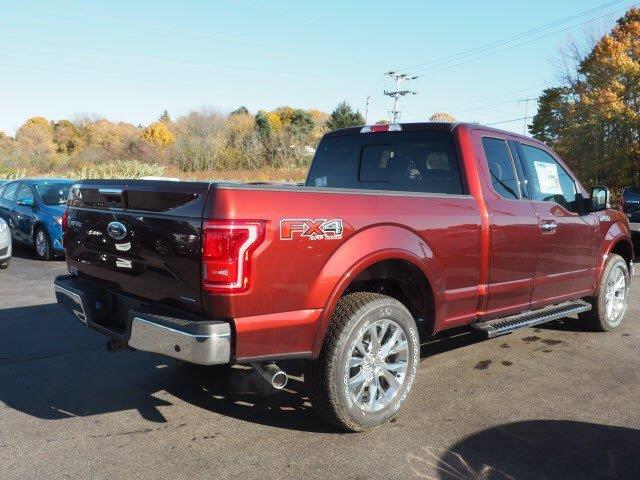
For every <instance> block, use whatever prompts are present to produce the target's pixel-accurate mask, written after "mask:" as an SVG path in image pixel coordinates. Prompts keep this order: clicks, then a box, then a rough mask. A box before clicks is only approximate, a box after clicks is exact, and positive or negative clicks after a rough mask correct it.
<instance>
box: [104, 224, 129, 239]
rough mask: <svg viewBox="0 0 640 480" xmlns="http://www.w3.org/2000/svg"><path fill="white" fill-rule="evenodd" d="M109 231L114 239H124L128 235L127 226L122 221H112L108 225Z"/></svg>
mask: <svg viewBox="0 0 640 480" xmlns="http://www.w3.org/2000/svg"><path fill="white" fill-rule="evenodd" d="M107 233H108V234H109V236H110V237H111V238H113V239H114V240H122V239H123V238H124V237H126V236H127V227H125V226H124V225H123V224H121V223H120V222H111V223H110V224H109V225H107Z"/></svg>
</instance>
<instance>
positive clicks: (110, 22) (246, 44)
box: [0, 0, 634, 134]
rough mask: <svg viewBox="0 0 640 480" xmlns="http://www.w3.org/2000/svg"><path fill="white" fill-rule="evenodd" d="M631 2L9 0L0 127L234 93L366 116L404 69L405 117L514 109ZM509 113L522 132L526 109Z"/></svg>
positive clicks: (375, 114)
mask: <svg viewBox="0 0 640 480" xmlns="http://www.w3.org/2000/svg"><path fill="white" fill-rule="evenodd" d="M633 3H634V2H633V0H631V1H615V2H614V1H613V0H609V1H607V0H563V1H558V0H556V1H547V0H537V1H535V2H533V1H517V0H511V1H503V0H499V1H488V2H479V1H477V0H474V1H464V0H462V1H456V2H454V1H449V2H443V1H431V0H429V1H404V2H392V1H385V2H382V1H380V2H378V1H375V0H369V1H362V2H361V1H344V0H343V1H329V0H322V1H316V2H307V1H300V0H299V1H275V0H274V1H271V2H258V1H250V0H237V1H216V2H206V1H181V2H175V1H174V2H164V1H159V0H157V1H153V2H147V1H135V2H132V1H115V0H111V1H109V2H100V3H99V2H80V1H78V2H66V1H55V2H53V1H49V2H46V1H41V2H27V1H19V2H15V1H14V2H8V1H3V0H0V65H2V69H1V70H0V130H3V131H5V132H6V133H9V134H13V133H14V132H15V130H16V128H17V127H19V126H20V125H21V124H22V122H23V121H24V120H25V119H26V118H28V117H30V116H34V115H42V116H45V117H47V118H48V119H61V118H73V117H74V115H76V114H83V113H94V114H98V115H100V116H104V117H106V118H108V119H109V120H112V121H127V122H131V123H134V124H138V123H142V124H146V123H149V122H151V121H153V120H155V119H156V118H157V117H158V116H159V115H160V114H161V113H162V111H163V110H164V109H167V110H168V111H169V113H170V114H171V115H172V116H173V117H174V118H175V117H177V116H179V115H181V114H184V113H186V112H188V111H190V110H193V109H200V108H214V109H219V110H221V111H229V110H232V109H234V108H236V107H237V106H239V105H246V106H247V107H248V108H249V109H250V110H251V111H256V110H258V109H272V108H275V107H278V106H281V105H290V106H293V107H299V108H318V109H321V110H325V111H331V110H332V109H333V107H334V106H335V105H336V104H337V103H338V102H339V101H341V100H343V99H345V100H347V101H348V102H349V103H351V104H352V105H353V106H355V107H357V108H358V109H360V110H361V111H363V113H364V108H365V102H366V97H367V96H368V95H371V102H370V107H369V121H370V123H372V122H374V121H376V120H378V119H381V118H387V117H388V113H387V111H388V110H389V108H390V101H389V99H388V98H387V97H384V96H383V95H382V90H383V89H384V88H390V87H391V86H392V85H391V83H390V81H389V80H388V79H386V78H385V77H384V75H383V72H385V71H387V70H390V69H402V68H406V69H407V70H408V71H412V72H415V73H416V74H419V75H421V77H420V78H419V79H417V80H415V81H412V82H411V84H407V85H406V86H407V88H411V89H414V90H416V91H418V92H419V94H418V95H416V96H411V97H408V98H406V100H404V101H403V102H402V103H401V106H402V109H403V114H402V118H401V120H402V121H420V120H425V119H426V118H428V117H429V116H430V115H431V114H432V113H433V112H436V111H446V112H449V113H452V114H453V115H455V116H456V117H457V118H458V119H459V120H466V121H479V122H482V123H491V122H499V121H503V120H510V119H515V118H520V117H523V116H524V105H522V104H521V105H520V106H519V105H518V104H517V101H516V99H518V98H532V97H536V96H537V95H539V94H540V92H541V90H542V89H543V88H544V87H545V86H546V85H551V84H553V83H554V82H555V81H556V78H557V77H556V73H555V69H554V66H553V65H554V63H553V62H554V59H557V57H558V52H559V49H560V48H561V47H563V46H565V45H566V44H567V43H568V42H570V41H571V40H579V39H582V38H583V37H584V35H585V32H587V31H595V32H596V33H603V32H605V31H606V30H607V29H608V28H610V27H611V26H612V25H613V22H614V21H615V19H617V18H618V17H620V16H621V15H622V14H623V11H624V9H625V8H626V7H629V6H631V5H632V4H633ZM605 4H609V5H608V6H606V7H605V6H604V5H605ZM599 7H602V8H599ZM591 9H593V11H592V12H590V13H588V14H585V15H582V16H579V17H576V18H574V19H573V20H570V21H566V22H562V23H559V24H557V25H556V26H554V27H552V28H548V29H542V30H539V31H537V32H536V33H534V34H531V35H528V36H523V37H518V38H516V39H511V40H509V41H505V43H503V44H500V45H496V46H494V47H493V48H487V49H481V47H483V46H484V45H487V44H490V43H492V42H498V41H501V40H503V39H507V38H509V37H512V36H515V35H518V34H520V33H522V32H526V31H529V30H532V29H536V28H538V27H541V26H545V25H548V24H550V23H553V22H558V21H560V20H562V19H564V18H566V17H570V16H573V15H576V14H579V13H581V12H585V11H587V10H591ZM562 30H563V31H562ZM523 43H524V44H523ZM473 49H478V50H477V51H475V52H469V50H473ZM463 52H469V53H467V54H464V53H463ZM461 53H463V54H462V55H459V54H461ZM456 55H459V56H456ZM443 57H444V58H445V60H442V61H439V62H438V60H439V59H442V58H443ZM434 61H436V62H435V63H434ZM417 65H420V66H419V67H416V66H417ZM532 109H534V105H533V104H531V103H530V104H529V113H531V110H532ZM500 126H501V127H502V128H504V129H511V130H515V131H522V128H523V122H522V121H518V122H511V123H503V124H500Z"/></svg>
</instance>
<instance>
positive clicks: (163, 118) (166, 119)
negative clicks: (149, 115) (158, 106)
mask: <svg viewBox="0 0 640 480" xmlns="http://www.w3.org/2000/svg"><path fill="white" fill-rule="evenodd" d="M160 122H162V123H171V117H170V116H169V112H167V111H166V110H165V111H164V112H162V115H160Z"/></svg>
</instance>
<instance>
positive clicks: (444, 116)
mask: <svg viewBox="0 0 640 480" xmlns="http://www.w3.org/2000/svg"><path fill="white" fill-rule="evenodd" d="M429 121H430V122H455V121H456V118H455V117H454V116H453V115H450V114H448V113H445V112H437V113H434V114H433V115H431V116H430V117H429Z"/></svg>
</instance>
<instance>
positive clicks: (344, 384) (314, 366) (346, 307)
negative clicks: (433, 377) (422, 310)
mask: <svg viewBox="0 0 640 480" xmlns="http://www.w3.org/2000/svg"><path fill="white" fill-rule="evenodd" d="M379 320H390V321H391V323H389V324H388V325H389V326H388V327H386V328H385V329H384V330H385V332H386V333H382V327H381V330H380V332H381V334H382V337H381V338H380V339H379V343H378V344H377V345H378V347H377V349H379V350H376V351H380V352H382V351H383V348H384V344H385V342H384V340H385V339H386V340H387V342H388V341H390V338H389V337H388V336H387V335H389V336H390V335H391V333H390V332H391V331H397V332H400V331H401V333H398V335H401V336H400V338H405V339H406V343H407V345H406V348H404V349H403V350H402V352H403V355H404V356H406V358H405V359H403V360H402V362H403V364H404V363H405V362H406V370H405V371H404V373H400V375H401V380H402V382H401V383H400V385H399V386H398V387H397V388H396V389H394V391H395V394H394V395H393V396H391V397H390V400H388V402H389V403H388V404H386V405H385V406H384V407H381V409H380V410H378V411H364V410H362V409H361V406H359V405H358V399H357V398H356V399H355V401H354V398H353V397H352V396H351V392H350V390H349V386H348V382H349V380H350V379H353V378H355V377H352V376H351V375H352V372H353V369H355V371H356V375H358V374H360V372H361V371H362V372H364V373H365V374H366V372H370V373H368V374H367V375H368V376H367V380H366V381H370V379H371V378H375V382H376V384H377V387H376V390H374V394H373V396H371V394H370V392H371V387H369V386H367V387H366V388H365V387H364V385H365V383H362V389H361V390H360V392H361V395H362V394H364V393H365V392H368V393H366V397H363V398H367V397H369V398H368V401H371V397H372V398H373V402H374V403H375V402H376V398H377V396H378V395H380V396H381V398H382V394H381V393H380V392H384V385H386V387H387V390H386V392H384V393H385V394H386V393H388V392H390V390H388V389H389V388H391V383H389V382H388V381H386V380H384V379H383V377H381V375H383V374H381V373H380V368H378V370H377V371H375V370H374V368H375V365H371V364H366V367H365V358H363V362H362V363H361V365H360V366H356V367H350V366H349V365H350V363H349V358H350V357H351V356H352V353H351V352H352V351H355V350H354V349H355V348H357V347H356V344H357V342H358V340H359V339H360V338H363V339H364V338H365V335H367V333H368V332H370V328H371V327H372V326H374V324H375V326H374V328H375V329H376V330H375V331H376V332H378V326H377V325H378V323H376V322H379ZM376 337H377V335H376ZM369 339H370V340H369V343H368V344H367V345H364V343H361V344H360V345H361V346H364V347H365V348H366V349H367V351H368V352H373V351H374V350H373V347H372V345H371V344H372V340H371V335H370V334H369ZM381 355H382V353H381ZM390 357H392V355H389V356H387V357H385V358H386V359H387V360H386V361H388V358H390ZM378 358H380V357H378ZM367 361H371V359H369V360H367ZM375 361H376V360H374V362H375ZM383 361H384V360H383ZM392 361H395V362H399V361H398V360H392ZM419 361H420V340H419V336H418V329H417V327H416V323H415V321H414V319H413V316H412V315H411V313H409V310H407V308H406V307H405V306H404V305H403V304H402V303H400V302H399V301H397V300H396V299H394V298H391V297H387V296H385V295H379V294H375V293H368V292H357V293H351V294H349V295H345V296H344V297H343V298H342V299H340V301H339V302H338V305H337V306H336V309H335V311H334V313H333V316H332V318H331V323H330V325H329V328H328V330H327V333H326V336H325V339H324V343H323V346H322V350H321V352H320V355H319V357H318V358H317V359H316V360H312V361H309V362H308V364H307V369H306V372H305V382H306V383H307V388H308V390H309V394H310V397H311V403H312V405H313V408H314V410H315V411H316V412H317V413H318V414H320V415H321V416H322V417H324V418H325V419H326V420H328V421H329V422H330V423H332V424H334V425H336V426H338V427H339V428H342V429H345V430H347V431H351V432H359V431H362V430H365V429H367V428H373V427H377V426H379V425H382V424H384V423H386V422H388V421H389V420H391V419H392V418H393V417H395V416H396V415H397V413H398V411H399V410H400V407H402V405H403V404H404V403H405V401H406V400H407V398H408V396H409V394H410V392H411V388H412V387H413V382H414V380H415V376H416V372H417V369H418V364H419ZM395 364H397V365H399V364H400V363H395ZM377 365H378V367H379V366H380V365H381V364H380V363H378V364H377ZM365 368H367V370H366V372H365V371H364V370H365ZM387 373H389V372H388V371H387ZM366 381H365V382H366ZM380 382H382V383H380ZM369 385H370V383H369ZM386 401H387V400H385V402H386ZM381 405H382V403H381Z"/></svg>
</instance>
